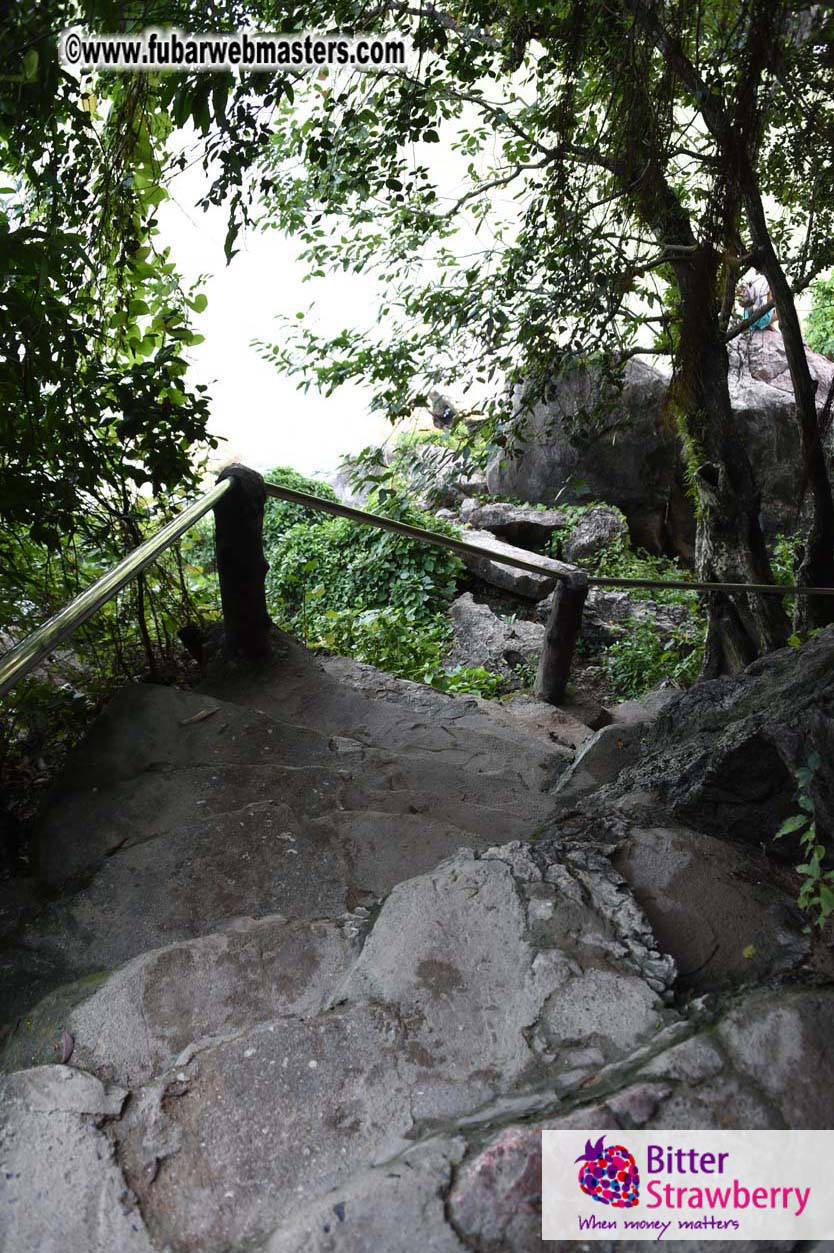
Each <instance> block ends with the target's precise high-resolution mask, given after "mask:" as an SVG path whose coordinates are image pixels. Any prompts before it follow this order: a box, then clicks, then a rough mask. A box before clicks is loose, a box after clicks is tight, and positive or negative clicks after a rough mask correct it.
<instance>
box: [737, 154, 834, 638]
mask: <svg viewBox="0 0 834 1253" xmlns="http://www.w3.org/2000/svg"><path fill="white" fill-rule="evenodd" d="M746 173H748V175H749V171H748V172H746ZM745 204H746V208H747V218H748V221H749V223H750V233H751V236H752V239H753V244H754V245H755V247H756V249H757V251H758V253H759V258H758V264H759V266H760V267H761V270H762V273H763V274H764V276H765V278H766V279H767V281H768V285H769V287H770V290H771V293H772V295H773V299H774V301H775V303H776V311H777V313H778V314H779V329H780V331H781V332H782V339H783V341H784V344H785V356H786V357H787V359H788V368H789V370H790V372H791V381H792V383H793V394H794V400H795V403H796V417H797V421H798V422H799V429H800V432H801V436H802V463H803V484H804V485H807V486H809V487H810V488H811V500H812V514H811V526H810V530H809V532H808V536H807V538H806V542H805V555H804V557H803V560H802V565H801V566H800V569H799V575H798V580H797V581H798V582H799V583H800V584H803V585H804V586H805V587H834V500H832V497H831V482H830V480H829V477H828V466H827V465H826V460H825V448H824V446H823V441H822V435H821V432H820V424H819V420H818V417H817V402H816V391H817V385H816V383H815V382H814V380H813V378H812V377H811V371H810V369H809V368H808V358H807V357H806V356H805V344H804V342H803V339H802V328H801V326H800V324H799V318H798V316H797V312H796V304H795V303H794V298H793V293H792V292H791V289H790V284H789V283H788V280H787V278H786V276H785V273H784V271H783V269H782V267H781V265H780V264H779V259H778V257H777V256H776V252H775V249H774V247H773V243H772V241H771V238H770V232H769V231H768V229H767V220H766V218H765V214H764V208H763V206H762V202H761V198H760V197H759V195H758V193H756V192H754V191H753V190H752V189H751V190H749V191H748V194H747V196H746V199H745ZM799 503H800V502H799V501H798V502H797V505H799ZM831 622H834V596H798V597H797V606H796V624H797V629H803V630H810V629H811V628H813V627H821V626H828V624H829V623H831Z"/></svg>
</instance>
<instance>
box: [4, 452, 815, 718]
mask: <svg viewBox="0 0 834 1253" xmlns="http://www.w3.org/2000/svg"><path fill="white" fill-rule="evenodd" d="M233 482H234V479H233V478H231V477H229V478H225V479H221V480H220V482H219V483H216V484H215V485H214V487H212V488H211V490H210V491H208V492H206V493H205V494H204V495H203V496H200V497H199V498H198V499H197V500H195V501H194V502H193V504H191V505H189V506H188V508H187V509H184V510H183V512H182V513H180V514H178V515H177V517H176V518H173V519H172V520H171V521H170V522H168V523H166V525H165V526H164V527H162V528H161V530H159V531H157V533H156V535H152V536H151V538H150V539H147V540H145V542H144V543H143V544H140V545H139V547H138V548H136V549H134V551H133V552H132V553H129V554H128V556H127V557H125V558H124V559H123V560H122V561H120V562H119V564H118V565H116V566H114V567H113V569H112V570H110V571H108V572H107V574H103V575H102V576H101V578H100V579H98V580H96V582H95V583H93V584H92V586H91V587H88V588H87V589H86V591H84V592H81V593H80V595H78V596H76V597H75V599H74V600H71V601H70V603H69V604H68V605H66V606H65V607H64V608H63V609H61V610H59V612H58V613H56V614H54V615H53V616H52V617H51V618H50V619H49V620H48V621H47V622H45V623H44V624H43V625H42V626H40V627H38V628H37V630H35V631H33V632H32V634H31V635H28V636H27V637H26V638H25V639H24V640H22V641H21V642H20V643H19V644H17V645H16V646H15V647H14V648H12V649H11V650H10V651H9V652H8V653H6V654H5V656H4V657H2V658H0V697H3V696H5V695H6V693H7V692H9V691H10V689H11V688H12V687H14V685H15V683H17V681H18V679H21V678H22V677H23V675H24V674H28V673H29V672H30V671H32V670H34V669H35V668H36V667H37V666H38V665H39V664H40V663H41V662H42V661H43V660H44V658H46V657H48V656H49V654H50V653H51V652H53V651H54V649H55V648H57V646H58V645H59V644H60V643H61V641H62V640H65V639H66V638H67V636H69V635H71V634H72V632H73V631H75V630H77V628H78V627H80V626H81V625H82V624H83V623H84V622H86V621H87V619H88V618H90V617H91V616H92V615H93V614H94V613H95V612H96V610H98V609H100V608H101V607H102V605H105V604H106V603H107V601H108V600H110V599H111V598H112V597H113V596H115V595H116V593H117V592H118V591H120V590H121V589H122V588H123V587H124V586H125V584H126V583H129V582H130V580H131V579H132V578H135V576H136V575H137V574H139V573H140V571H142V570H144V569H145V567H146V566H148V565H150V564H151V562H152V561H155V560H156V558H157V557H158V556H160V554H161V553H163V552H164V551H165V550H166V549H167V548H170V546H171V545H172V544H174V543H175V542H176V541H177V540H178V539H179V538H180V536H181V535H183V534H184V533H185V532H186V531H187V530H188V529H189V527H191V526H193V525H194V523H195V522H197V521H199V519H200V518H202V517H203V515H204V514H206V513H208V511H209V510H210V509H212V508H213V507H214V506H215V505H216V504H217V502H218V501H219V500H220V499H221V498H222V497H223V496H224V495H225V493H226V492H227V491H228V490H229V488H230V487H231V486H232V485H233ZM264 487H265V489H266V494H267V495H268V496H273V497H275V498H276V499H278V500H284V501H287V502H288V503H289V504H294V505H303V506H304V507H305V508H308V509H317V510H319V511H320V512H322V513H329V514H333V515H335V516H336V517H340V518H349V519H350V520H351V521H354V522H364V523H366V524H367V525H369V526H374V527H377V528H378V529H379V530H381V531H393V532H395V533H396V534H398V535H405V536H407V537H408V538H409V539H416V540H421V541H422V542H424V543H426V544H432V545H434V546H435V547H436V548H446V549H449V550H450V551H451V552H456V553H459V554H460V555H461V556H469V557H479V558H481V559H485V560H487V561H495V562H498V563H499V564H500V565H505V566H512V567H513V568H514V569H517V570H527V571H530V572H531V573H533V574H539V575H546V576H547V577H548V578H551V579H554V578H555V579H569V578H570V576H571V575H572V574H575V573H578V571H577V568H576V567H575V566H571V565H568V564H566V563H565V562H561V561H556V560H555V559H554V558H549V557H542V558H540V559H539V560H538V561H536V560H529V561H528V560H527V559H525V558H523V557H515V556H513V555H511V554H509V553H502V552H500V551H495V550H494V549H492V548H485V547H483V546H482V545H480V544H470V543H469V542H468V540H459V539H454V538H452V537H451V536H449V535H440V534H438V532H437V531H427V530H425V529H424V528H423V527H419V526H412V525H411V523H409V522H398V521H397V520H396V519H395V518H384V517H382V516H381V515H380V514H376V513H369V512H368V511H367V510H365V509H354V508H353V507H352V506H351V505H342V504H338V503H337V502H336V501H332V500H325V499H324V498H323V497H321V496H312V495H309V494H308V493H307V492H297V491H294V490H293V489H292V488H289V487H279V486H278V485H277V484H275V483H265V484H264ZM587 582H588V584H589V585H590V586H592V587H643V588H664V587H669V588H677V589H679V590H680V591H684V592H748V593H749V592H752V593H757V594H764V595H767V596H791V595H796V596H834V588H832V587H796V586H785V585H784V584H771V583H695V582H692V583H690V582H686V581H684V580H683V579H680V580H677V579H627V578H609V577H607V576H603V575H593V576H589V577H588V580H587Z"/></svg>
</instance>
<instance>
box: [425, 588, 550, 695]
mask: <svg viewBox="0 0 834 1253" xmlns="http://www.w3.org/2000/svg"><path fill="white" fill-rule="evenodd" d="M449 618H450V619H451V622H452V628H453V630H454V633H455V642H454V646H453V648H452V650H451V652H450V653H449V654H448V655H447V658H446V664H447V665H449V666H483V667H484V668H485V669H487V670H491V671H493V672H494V673H495V674H500V675H501V677H502V679H503V680H504V682H505V684H506V686H507V688H508V689H509V688H520V687H522V686H524V685H525V684H524V683H523V682H522V679H521V678H520V677H519V675H518V668H519V666H526V667H527V668H528V669H530V668H532V669H533V670H535V668H536V666H537V665H538V662H539V656H540V654H541V650H542V643H543V641H544V627H543V626H541V625H540V624H539V623H538V622H525V621H524V619H519V618H515V619H514V620H513V621H512V622H505V621H504V620H503V619H502V618H499V617H498V615H497V614H496V613H493V611H492V610H491V609H490V607H489V605H482V604H479V603H478V602H477V601H476V600H475V599H474V597H473V595H472V593H471V592H465V593H464V595H463V596H459V597H458V599H457V600H456V601H454V602H453V603H452V605H451V606H450V608H449ZM526 686H529V680H528V681H527V684H526Z"/></svg>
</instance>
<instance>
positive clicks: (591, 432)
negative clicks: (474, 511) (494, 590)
mask: <svg viewBox="0 0 834 1253" xmlns="http://www.w3.org/2000/svg"><path fill="white" fill-rule="evenodd" d="M729 353H730V370H729V385H730V398H731V401H732V405H733V410H734V412H735V415H736V418H737V420H738V423H739V427H740V431H741V434H742V437H743V439H744V442H745V444H746V446H747V449H748V452H749V454H750V459H751V461H752V463H753V469H754V472H755V475H756V481H757V483H758V485H759V488H760V489H761V493H762V523H763V525H764V528H765V533H766V534H768V535H770V536H772V535H774V534H775V533H777V532H779V531H792V530H793V529H794V528H795V526H796V522H797V509H798V505H799V497H800V492H801V480H802V470H801V456H800V439H799V430H798V425H797V422H796V416H795V407H794V401H793V390H792V386H791V381H790V373H789V371H788V366H787V359H786V356H785V347H784V344H783V342H782V336H781V335H780V334H779V333H778V332H775V331H770V330H768V331H753V332H751V333H749V334H747V335H744V336H740V337H739V338H738V339H736V340H734V341H733V342H732V343H731V345H730V350H729ZM806 355H807V358H808V364H809V367H810V369H811V374H812V376H813V377H814V379H815V380H816V382H817V408H818V410H821V409H822V408H823V406H824V404H825V400H826V397H827V395H828V390H829V388H830V386H831V384H832V380H834V363H832V362H831V361H829V360H828V359H827V358H826V357H823V356H821V355H820V354H819V353H815V352H812V351H811V349H809V348H806ZM668 384H669V374H668V372H667V371H666V370H664V369H662V368H657V367H655V366H650V365H647V364H646V363H644V362H642V361H640V360H637V359H632V360H631V361H629V362H628V364H627V366H626V370H625V382H624V386H623V388H622V391H621V392H619V393H617V391H616V390H615V389H614V388H613V387H610V386H604V385H602V384H601V383H600V379H599V374H598V372H597V371H595V370H593V369H584V368H583V369H580V370H576V371H574V372H573V373H571V374H567V375H563V376H562V377H561V378H559V379H558V380H556V382H555V383H554V384H553V387H552V388H551V396H550V398H549V399H548V400H547V401H546V402H541V401H540V402H538V403H536V404H534V405H533V406H532V408H531V409H530V411H529V412H528V413H524V412H523V399H524V387H523V384H519V385H517V386H516V387H515V388H514V391H513V407H514V410H515V420H516V422H517V423H518V424H519V426H518V431H517V432H514V433H513V434H512V435H511V436H510V438H509V439H508V442H507V445H506V447H505V448H503V449H502V450H501V452H500V453H499V454H497V455H496V456H495V457H494V458H493V460H492V461H491V463H490V465H489V467H488V471H487V482H488V485H489V489H490V491H491V492H492V494H493V495H495V496H500V497H506V496H511V497H512V496H515V497H521V498H523V499H524V500H529V501H533V502H541V503H544V504H550V503H551V502H552V501H553V500H554V499H555V498H556V496H557V494H559V499H560V500H561V501H564V502H565V503H577V504H582V503H585V502H587V501H591V500H603V501H605V502H606V503H608V504H612V505H616V506H617V507H618V508H620V509H622V511H623V513H624V514H625V515H626V518H627V520H628V525H629V530H630V532H631V538H632V541H633V542H634V543H635V544H637V545H639V546H641V547H643V548H646V549H647V550H648V551H649V552H672V553H677V554H679V555H680V556H681V557H683V558H685V559H691V557H692V554H693V537H694V525H695V524H694V514H693V508H692V502H691V501H690V499H689V498H688V496H687V494H686V490H685V486H684V484H685V479H684V467H683V460H682V455H681V448H680V441H679V438H678V436H677V434H676V432H675V430H674V427H673V426H672V424H671V422H670V420H669V419H668V417H667V415H666V414H665V411H664V401H665V398H666V391H667V388H668ZM586 415H587V416H586Z"/></svg>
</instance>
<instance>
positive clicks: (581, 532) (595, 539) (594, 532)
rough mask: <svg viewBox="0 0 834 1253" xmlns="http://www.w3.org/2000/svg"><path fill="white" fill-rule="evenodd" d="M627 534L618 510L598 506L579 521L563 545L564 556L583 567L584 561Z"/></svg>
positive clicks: (626, 528)
mask: <svg viewBox="0 0 834 1253" xmlns="http://www.w3.org/2000/svg"><path fill="white" fill-rule="evenodd" d="M627 534H628V526H627V524H626V521H625V518H624V517H623V516H622V514H621V513H620V512H619V510H618V509H610V508H607V507H606V506H605V505H597V506H596V507H595V508H594V509H589V510H588V512H587V513H585V514H583V515H582V517H581V518H580V519H579V521H578V522H577V524H576V526H575V527H574V529H573V531H572V532H571V534H570V535H569V536H568V538H567V539H566V540H565V542H564V544H563V545H562V555H563V556H564V558H565V560H566V561H572V562H573V563H574V564H575V565H578V566H581V565H582V563H583V561H587V559H588V558H589V557H592V556H594V554H595V553H598V552H602V550H603V549H605V548H609V547H610V546H611V544H613V543H614V541H615V540H618V539H621V538H622V537H623V536H624V535H627Z"/></svg>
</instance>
